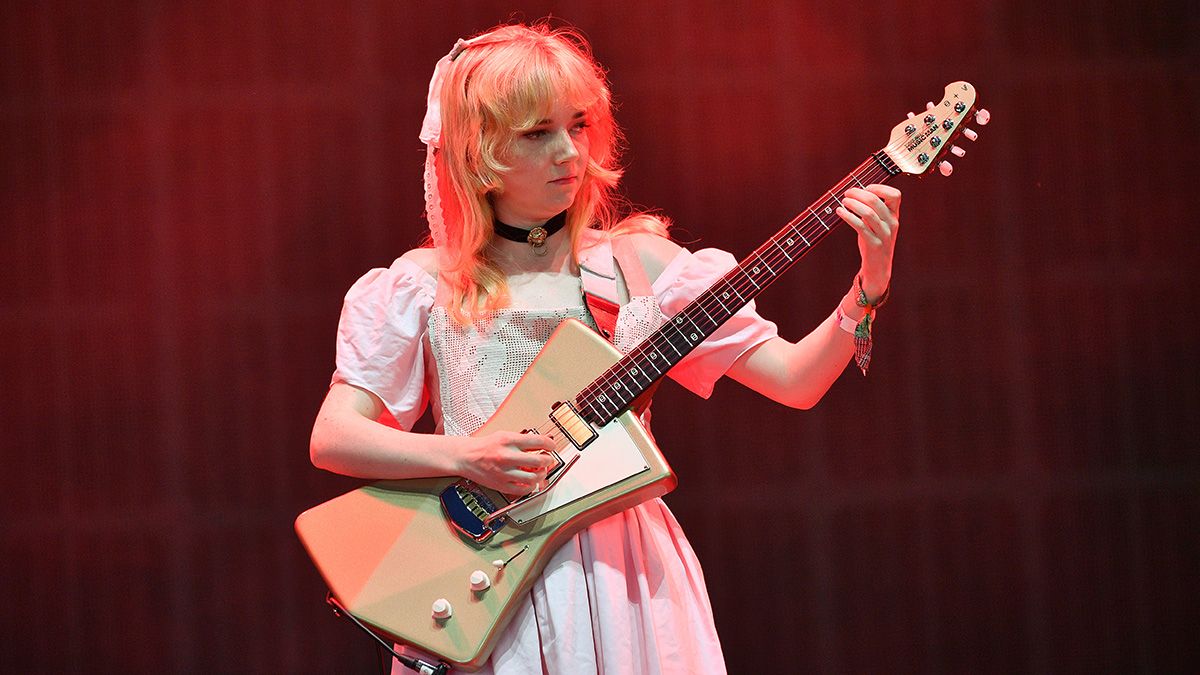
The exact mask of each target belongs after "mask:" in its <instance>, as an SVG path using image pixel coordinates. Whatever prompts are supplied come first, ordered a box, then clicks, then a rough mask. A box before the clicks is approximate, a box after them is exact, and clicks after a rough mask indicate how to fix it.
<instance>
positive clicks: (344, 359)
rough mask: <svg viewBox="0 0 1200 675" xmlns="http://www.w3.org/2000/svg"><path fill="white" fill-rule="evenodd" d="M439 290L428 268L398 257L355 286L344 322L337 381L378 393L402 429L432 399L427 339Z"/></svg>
mask: <svg viewBox="0 0 1200 675" xmlns="http://www.w3.org/2000/svg"><path fill="white" fill-rule="evenodd" d="M436 290H437V281H436V280H435V279H434V278H433V277H431V276H430V275H429V274H428V273H427V272H425V270H423V269H421V267H420V266H418V265H416V264H415V263H413V262H410V261H408V260H404V259H402V258H398V259H397V260H396V261H395V262H393V263H392V266H391V267H389V268H387V269H383V268H377V269H373V270H371V271H370V272H367V273H366V274H365V275H363V276H362V278H360V279H359V280H358V281H356V282H355V283H354V285H353V286H351V287H350V290H349V291H348V292H347V293H346V297H345V302H344V303H343V305H342V315H341V319H340V320H339V321H338V331H337V356H336V363H337V368H336V370H335V371H334V373H333V380H332V381H333V383H337V382H344V383H346V384H351V385H354V386H356V387H360V388H362V389H366V390H368V391H370V392H372V393H373V394H375V395H376V396H378V397H379V398H380V400H382V401H383V403H384V405H385V406H387V409H388V412H390V413H391V415H392V416H393V417H394V418H395V420H396V422H397V423H398V424H399V425H400V427H401V428H402V429H411V428H412V426H413V424H414V423H415V422H416V421H417V419H418V418H420V416H421V413H422V412H424V410H425V404H426V403H427V402H428V393H427V392H426V390H425V358H424V356H425V355H424V350H425V347H424V345H425V340H424V337H425V331H426V326H428V323H429V311H430V308H431V307H432V306H433V300H434V296H435V294H436Z"/></svg>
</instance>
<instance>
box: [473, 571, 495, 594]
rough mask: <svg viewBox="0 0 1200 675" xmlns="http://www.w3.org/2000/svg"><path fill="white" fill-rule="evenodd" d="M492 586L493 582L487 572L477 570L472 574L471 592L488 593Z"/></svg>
mask: <svg viewBox="0 0 1200 675" xmlns="http://www.w3.org/2000/svg"><path fill="white" fill-rule="evenodd" d="M491 586H492V580H491V579H489V578H488V575H487V573H486V572H484V571H483V570H475V571H474V572H471V590H473V591H486V590H487V589H489V588H491Z"/></svg>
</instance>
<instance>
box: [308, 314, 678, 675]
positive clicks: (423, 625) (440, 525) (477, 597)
mask: <svg viewBox="0 0 1200 675" xmlns="http://www.w3.org/2000/svg"><path fill="white" fill-rule="evenodd" d="M620 358H621V354H620V352H618V351H617V350H616V349H614V348H613V346H612V345H611V344H609V343H608V342H606V341H604V340H603V339H602V338H601V337H600V336H599V335H597V334H596V333H594V332H593V331H591V330H590V329H589V328H587V327H586V326H584V325H583V324H581V323H579V322H578V321H574V320H568V321H565V322H563V324H562V325H560V326H559V328H558V329H557V330H556V331H555V332H554V334H553V335H551V337H550V339H549V340H548V341H547V343H546V345H545V346H544V347H543V349H542V351H541V352H540V353H539V354H538V356H537V358H536V359H535V360H534V362H533V364H532V365H530V367H529V369H528V370H527V371H526V372H525V374H524V375H523V376H522V378H521V380H520V381H519V382H518V383H517V384H516V386H514V387H513V390H512V391H511V392H510V393H509V395H508V397H507V398H506V399H505V400H504V402H503V403H502V404H501V405H500V407H499V409H497V411H496V413H495V415H493V416H492V418H491V419H489V420H488V422H487V423H486V424H484V425H483V426H482V427H481V428H480V429H479V430H478V431H476V432H475V434H473V435H476V436H482V435H486V434H489V433H492V432H495V431H502V430H507V431H523V430H526V429H531V428H535V427H542V428H545V427H546V424H547V420H548V419H549V416H550V412H551V410H552V408H553V406H554V404H555V403H557V402H560V401H570V400H571V399H572V398H573V397H574V396H575V395H576V394H577V393H578V392H579V391H580V390H581V389H583V388H584V387H585V386H586V385H588V384H589V383H590V382H592V381H593V380H594V379H596V378H597V377H598V376H600V375H601V374H602V373H604V372H605V371H606V370H607V369H608V368H609V367H611V366H612V365H613V364H614V363H616V362H617V361H618V360H619V359H620ZM596 431H597V432H598V434H599V435H598V437H597V438H596V439H595V440H594V441H592V442H591V443H590V444H588V445H587V447H586V448H584V449H583V450H582V451H576V450H575V448H574V446H572V445H570V443H569V442H568V441H566V439H565V438H564V435H563V434H561V433H559V434H557V435H555V436H554V437H555V438H556V440H557V441H558V442H559V446H558V447H559V451H560V452H562V453H564V454H578V455H579V457H578V459H577V460H576V461H575V463H574V465H573V466H571V467H570V469H569V470H567V471H565V472H564V473H563V476H562V478H561V479H560V480H559V481H558V482H557V483H555V484H554V485H553V487H552V488H550V489H549V490H548V491H547V493H546V494H545V495H544V496H543V497H541V498H539V499H537V500H533V501H531V503H529V504H527V505H524V506H521V507H518V508H517V509H515V510H513V511H512V512H511V515H510V517H509V518H508V522H507V524H505V525H504V526H503V527H500V528H499V531H498V532H497V533H496V534H495V535H494V536H492V537H491V538H490V539H488V540H487V541H485V542H482V543H480V542H476V541H474V540H473V539H472V538H471V537H468V536H465V535H463V534H461V533H459V532H458V531H457V530H456V529H455V528H454V527H453V526H452V525H451V523H450V522H449V520H448V519H447V516H446V514H445V513H444V511H443V509H442V505H441V501H440V499H439V495H440V494H441V492H442V491H443V490H444V489H446V488H447V487H449V486H450V485H451V484H453V483H454V482H455V481H457V480H458V479H456V478H440V479H419V480H402V481H381V482H378V483H374V484H371V485H368V486H366V487H363V488H360V489H358V490H354V491H352V492H349V493H347V494H345V495H342V496H341V497H338V498H336V499H333V500H330V501H328V502H326V503H324V504H320V505H318V506H316V507H313V508H312V509H309V510H308V511H305V512H304V513H302V514H300V516H299V517H298V518H297V519H296V531H297V533H298V534H299V535H300V539H301V541H302V542H303V543H304V546H305V548H306V549H307V550H308V553H309V555H310V556H311V557H312V559H313V562H314V563H315V564H316V566H317V568H318V570H319V571H320V572H321V575H322V577H324V579H325V582H326V583H327V584H328V585H329V588H330V590H331V591H332V593H333V595H334V597H336V598H337V599H338V601H339V602H341V603H342V605H343V606H344V607H345V608H346V609H347V610H348V611H349V612H350V613H352V614H353V615H354V616H355V617H357V618H358V619H359V620H360V621H362V622H364V623H366V624H367V625H369V626H371V627H372V628H374V629H376V630H377V631H379V632H380V633H383V634H386V635H389V636H391V637H392V638H394V639H395V640H397V641H398V642H401V643H404V644H408V645H411V646H413V647H416V648H417V649H420V650H422V651H425V652H428V653H430V654H433V655H436V656H438V657H440V658H442V659H444V660H445V661H447V662H450V663H452V664H453V665H455V666H456V667H458V668H461V669H464V670H477V669H478V668H479V667H481V666H482V665H483V663H484V662H485V661H486V660H487V658H488V656H489V655H490V654H491V651H492V648H493V647H494V646H495V642H496V639H497V638H498V637H499V635H500V631H501V629H502V628H503V626H504V625H505V623H506V622H507V620H508V619H509V618H510V616H511V614H512V611H513V608H514V606H515V603H516V602H517V601H518V600H519V599H520V598H522V597H523V596H524V594H525V593H526V592H528V591H529V589H530V587H531V586H532V585H533V583H534V581H535V580H536V579H537V577H538V575H539V574H540V573H541V571H542V569H543V568H545V566H546V562H547V561H548V560H549V558H550V556H551V555H552V554H553V553H554V552H555V551H556V550H557V549H558V547H559V546H561V545H562V544H563V543H564V542H566V541H567V540H568V539H569V538H570V537H571V536H573V535H574V534H575V533H576V532H578V531H579V530H581V529H583V528H585V527H587V526H588V525H590V524H592V523H594V522H597V521H599V520H601V519H603V518H606V517H608V516H611V515H613V514H616V513H619V512H620V511H623V510H625V509H627V508H629V507H631V506H634V505H636V504H638V503H641V502H643V501H646V500H648V499H652V498H654V497H657V496H660V495H663V494H666V493H667V492H670V491H671V490H672V489H674V487H675V484H676V480H675V475H674V474H673V473H672V471H671V469H670V467H669V466H668V465H667V463H666V461H665V460H664V459H663V457H662V454H661V453H660V452H659V450H658V448H657V447H655V445H654V442H653V441H652V440H651V438H650V436H649V434H648V433H647V432H646V430H645V428H644V427H643V426H642V424H641V422H640V420H639V419H638V418H637V416H636V415H635V414H633V413H632V412H628V411H627V412H624V413H622V414H621V415H619V416H618V417H616V419H614V420H613V421H612V422H610V423H609V424H607V425H606V426H604V427H602V428H600V429H597V430H596ZM514 555H515V557H513V556H514ZM509 558H512V561H511V562H509V563H508V564H507V565H506V566H505V567H504V568H503V570H502V571H497V569H496V568H495V567H494V566H493V564H492V563H493V561H495V560H508V559H509ZM476 570H482V571H484V572H485V573H487V574H488V576H489V577H490V580H491V587H490V588H488V589H486V590H483V591H473V590H471V586H470V578H471V574H472V572H474V571H476ZM443 598H444V599H446V600H448V601H449V603H450V606H451V608H452V612H453V613H452V615H451V616H450V617H449V618H447V619H434V618H433V616H432V614H431V607H432V605H433V603H434V601H436V600H438V599H443Z"/></svg>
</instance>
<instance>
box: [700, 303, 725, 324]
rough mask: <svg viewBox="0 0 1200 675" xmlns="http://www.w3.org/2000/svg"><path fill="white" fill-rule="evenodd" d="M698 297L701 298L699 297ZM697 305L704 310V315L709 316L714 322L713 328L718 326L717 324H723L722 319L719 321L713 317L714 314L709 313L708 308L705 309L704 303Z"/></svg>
mask: <svg viewBox="0 0 1200 675" xmlns="http://www.w3.org/2000/svg"><path fill="white" fill-rule="evenodd" d="M697 299H699V298H697ZM696 306H697V307H698V308H699V309H700V311H701V312H704V316H706V317H708V320H709V321H711V322H712V323H713V328H716V327H717V326H720V325H721V322H720V321H717V320H716V319H714V318H712V314H709V313H708V310H706V309H704V305H696Z"/></svg>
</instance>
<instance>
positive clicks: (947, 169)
mask: <svg viewBox="0 0 1200 675" xmlns="http://www.w3.org/2000/svg"><path fill="white" fill-rule="evenodd" d="M938 173H940V174H942V175H943V176H949V175H950V174H952V173H954V165H953V164H951V163H950V162H947V161H941V162H938Z"/></svg>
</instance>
